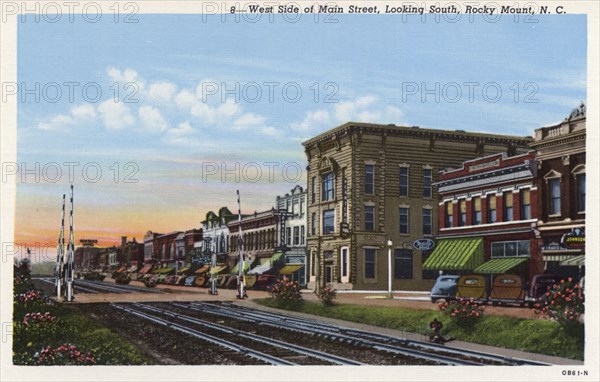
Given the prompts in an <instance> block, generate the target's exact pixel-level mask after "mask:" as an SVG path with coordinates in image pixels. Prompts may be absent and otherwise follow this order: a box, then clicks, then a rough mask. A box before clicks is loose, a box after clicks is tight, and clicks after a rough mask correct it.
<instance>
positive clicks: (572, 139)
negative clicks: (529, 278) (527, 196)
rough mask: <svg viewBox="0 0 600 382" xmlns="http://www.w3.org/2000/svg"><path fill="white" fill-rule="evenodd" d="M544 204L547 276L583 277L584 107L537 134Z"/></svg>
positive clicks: (540, 226) (540, 225) (542, 231)
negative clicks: (549, 274) (556, 274)
mask: <svg viewBox="0 0 600 382" xmlns="http://www.w3.org/2000/svg"><path fill="white" fill-rule="evenodd" d="M531 148H533V149H534V150H536V152H537V154H536V155H537V161H538V178H537V187H538V189H539V190H540V198H538V201H537V208H538V210H539V211H540V216H539V222H538V230H539V231H540V236H541V238H540V247H541V252H542V255H543V260H544V263H545V264H544V265H545V267H546V271H547V272H548V273H558V274H560V275H562V276H573V277H575V278H578V277H581V276H583V274H584V273H585V214H586V160H585V156H586V107H585V105H584V104H581V105H580V106H579V107H578V108H577V109H574V110H573V111H572V112H571V114H570V115H569V116H568V117H567V118H565V119H564V120H563V121H562V122H561V123H558V124H556V125H553V126H548V127H542V128H539V129H536V130H535V141H534V142H532V143H531Z"/></svg>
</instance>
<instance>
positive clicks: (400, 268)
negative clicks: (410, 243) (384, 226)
mask: <svg viewBox="0 0 600 382" xmlns="http://www.w3.org/2000/svg"><path fill="white" fill-rule="evenodd" d="M394 278H396V279H412V278H413V251H412V250H411V249H401V248H398V249H396V250H394Z"/></svg>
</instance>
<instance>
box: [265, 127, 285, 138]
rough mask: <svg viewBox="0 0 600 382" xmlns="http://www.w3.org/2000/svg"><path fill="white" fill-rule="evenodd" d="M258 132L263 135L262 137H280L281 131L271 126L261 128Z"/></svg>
mask: <svg viewBox="0 0 600 382" xmlns="http://www.w3.org/2000/svg"><path fill="white" fill-rule="evenodd" d="M260 132H261V133H263V134H264V135H270V136H275V135H281V131H280V130H279V129H277V128H275V127H273V126H265V127H262V128H261V129H260Z"/></svg>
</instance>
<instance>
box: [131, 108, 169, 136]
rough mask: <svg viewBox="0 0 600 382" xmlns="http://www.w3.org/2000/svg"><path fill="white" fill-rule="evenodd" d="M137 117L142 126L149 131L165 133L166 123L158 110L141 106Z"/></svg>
mask: <svg viewBox="0 0 600 382" xmlns="http://www.w3.org/2000/svg"><path fill="white" fill-rule="evenodd" d="M138 115H139V117H140V121H142V125H143V126H144V128H145V129H147V130H149V131H154V132H158V131H165V130H166V129H167V127H168V123H167V121H166V120H165V118H164V117H163V115H162V114H161V112H160V110H158V109H157V108H155V107H152V106H147V105H145V106H142V107H140V109H139V110H138Z"/></svg>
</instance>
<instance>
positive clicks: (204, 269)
mask: <svg viewBox="0 0 600 382" xmlns="http://www.w3.org/2000/svg"><path fill="white" fill-rule="evenodd" d="M209 269H210V265H203V266H201V267H200V268H198V269H196V272H194V273H195V274H197V275H201V274H202V273H206V272H208V270H209Z"/></svg>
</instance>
